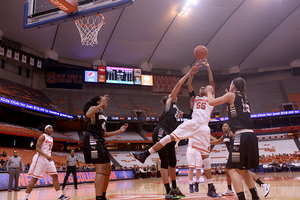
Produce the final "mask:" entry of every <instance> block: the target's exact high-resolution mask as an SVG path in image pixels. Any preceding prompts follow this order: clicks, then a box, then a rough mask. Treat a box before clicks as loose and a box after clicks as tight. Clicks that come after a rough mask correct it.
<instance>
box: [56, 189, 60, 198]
mask: <svg viewBox="0 0 300 200" xmlns="http://www.w3.org/2000/svg"><path fill="white" fill-rule="evenodd" d="M56 194H57V198H59V197H60V196H61V190H58V191H56Z"/></svg>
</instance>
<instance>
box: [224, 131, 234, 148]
mask: <svg viewBox="0 0 300 200" xmlns="http://www.w3.org/2000/svg"><path fill="white" fill-rule="evenodd" d="M230 132H231V131H228V132H227V133H225V134H224V135H223V142H224V143H225V145H226V147H227V150H228V152H229V150H230V147H231V144H232V141H233V138H231V137H229V133H230Z"/></svg>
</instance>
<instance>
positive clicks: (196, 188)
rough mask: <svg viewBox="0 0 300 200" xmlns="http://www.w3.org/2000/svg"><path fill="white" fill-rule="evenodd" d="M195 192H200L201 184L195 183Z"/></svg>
mask: <svg viewBox="0 0 300 200" xmlns="http://www.w3.org/2000/svg"><path fill="white" fill-rule="evenodd" d="M194 185H195V192H199V182H195V183H194Z"/></svg>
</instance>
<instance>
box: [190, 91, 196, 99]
mask: <svg viewBox="0 0 300 200" xmlns="http://www.w3.org/2000/svg"><path fill="white" fill-rule="evenodd" d="M189 95H190V98H192V97H196V94H195V90H193V91H192V92H191V93H189Z"/></svg>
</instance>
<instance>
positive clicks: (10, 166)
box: [6, 151, 25, 192]
mask: <svg viewBox="0 0 300 200" xmlns="http://www.w3.org/2000/svg"><path fill="white" fill-rule="evenodd" d="M6 168H7V173H8V174H9V182H8V191H9V192H11V190H12V183H13V179H15V189H14V190H15V191H20V189H19V176H20V168H22V172H23V173H24V170H25V167H24V165H23V161H22V158H21V157H19V156H18V152H17V151H14V156H13V157H10V158H9V159H8V161H7V163H6Z"/></svg>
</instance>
